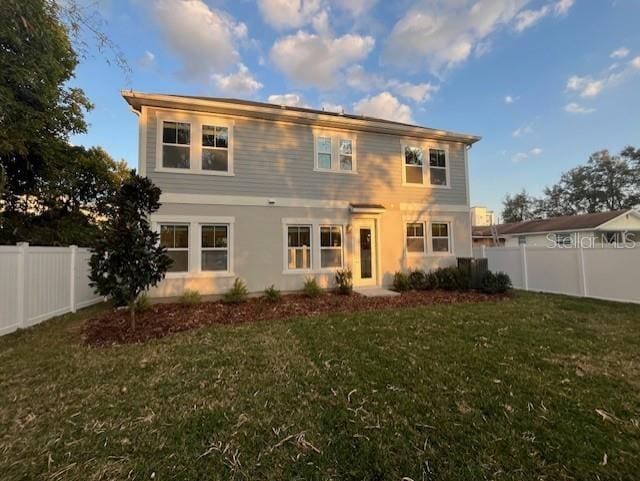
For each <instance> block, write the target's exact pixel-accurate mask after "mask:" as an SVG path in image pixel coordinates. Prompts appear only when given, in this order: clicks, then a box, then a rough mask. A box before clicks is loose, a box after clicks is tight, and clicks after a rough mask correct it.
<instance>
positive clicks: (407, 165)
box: [402, 145, 449, 187]
mask: <svg viewBox="0 0 640 481" xmlns="http://www.w3.org/2000/svg"><path fill="white" fill-rule="evenodd" d="M425 152H427V153H428V155H429V163H428V164H426V163H425V159H424V156H425ZM402 156H403V166H402V168H403V171H402V176H403V179H402V180H403V184H405V185H418V186H419V185H431V186H434V187H447V186H448V185H449V173H448V165H447V151H446V150H445V149H437V148H430V149H428V150H425V149H423V148H422V147H418V146H411V145H405V146H403V149H402Z"/></svg>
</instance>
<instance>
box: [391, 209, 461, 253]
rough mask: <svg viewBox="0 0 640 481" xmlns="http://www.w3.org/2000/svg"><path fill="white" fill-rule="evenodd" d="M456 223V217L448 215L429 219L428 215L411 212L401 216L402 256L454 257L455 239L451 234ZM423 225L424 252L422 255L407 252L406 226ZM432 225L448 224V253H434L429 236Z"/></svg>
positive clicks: (430, 236)
mask: <svg viewBox="0 0 640 481" xmlns="http://www.w3.org/2000/svg"><path fill="white" fill-rule="evenodd" d="M456 222H458V220H457V219H456V217H454V216H449V215H437V216H435V217H430V216H429V214H426V213H421V212H413V214H411V213H409V214H405V215H403V216H402V229H403V231H402V232H403V233H402V237H403V239H404V248H403V249H404V250H403V252H404V255H405V258H420V257H422V258H429V257H455V256H456V251H455V239H454V233H453V226H454V225H455V223H456ZM420 223H422V224H424V226H425V229H426V230H425V235H424V239H425V244H426V246H425V250H424V253H423V254H421V253H420V252H409V251H408V250H407V224H420ZM432 224H448V225H449V252H435V251H434V250H433V241H432V235H431V226H432Z"/></svg>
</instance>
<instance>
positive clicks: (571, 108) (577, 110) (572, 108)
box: [564, 102, 596, 115]
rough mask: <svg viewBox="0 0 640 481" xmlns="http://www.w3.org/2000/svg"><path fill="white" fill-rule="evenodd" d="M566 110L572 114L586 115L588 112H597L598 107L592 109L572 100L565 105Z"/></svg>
mask: <svg viewBox="0 0 640 481" xmlns="http://www.w3.org/2000/svg"><path fill="white" fill-rule="evenodd" d="M564 111H565V112H568V113H570V114H577V115H586V114H590V113H592V112H595V111H596V109H592V108H589V107H583V106H582V105H580V104H578V103H577V102H570V103H568V104H567V105H565V106H564Z"/></svg>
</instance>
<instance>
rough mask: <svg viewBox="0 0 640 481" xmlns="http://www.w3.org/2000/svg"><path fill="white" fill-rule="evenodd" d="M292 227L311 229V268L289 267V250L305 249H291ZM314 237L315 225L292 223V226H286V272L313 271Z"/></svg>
mask: <svg viewBox="0 0 640 481" xmlns="http://www.w3.org/2000/svg"><path fill="white" fill-rule="evenodd" d="M290 227H297V228H300V227H305V228H308V229H309V242H310V243H311V245H310V246H309V249H308V251H309V267H302V268H295V267H294V268H292V267H289V250H290V249H296V250H297V249H303V247H289V228H290ZM314 240H315V239H314V235H313V224H310V223H304V222H302V223H292V224H284V249H285V251H284V268H285V271H286V272H294V273H308V272H312V271H313V264H314V257H315V256H314V252H313V250H314V245H315V242H314Z"/></svg>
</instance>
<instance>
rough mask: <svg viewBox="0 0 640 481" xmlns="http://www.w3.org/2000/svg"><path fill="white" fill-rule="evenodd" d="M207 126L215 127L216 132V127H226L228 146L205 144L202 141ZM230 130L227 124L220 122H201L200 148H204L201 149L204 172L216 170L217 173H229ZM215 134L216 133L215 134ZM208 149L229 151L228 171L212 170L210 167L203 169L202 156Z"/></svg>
mask: <svg viewBox="0 0 640 481" xmlns="http://www.w3.org/2000/svg"><path fill="white" fill-rule="evenodd" d="M205 126H207V127H213V128H214V132H215V129H216V128H225V129H227V146H226V147H216V146H214V147H212V146H209V145H204V144H203V141H202V134H203V131H204V127H205ZM230 132H231V130H230V129H229V127H227V126H226V125H218V124H215V125H214V124H209V123H206V122H203V123H202V124H200V148H201V149H202V150H201V151H200V168H201V169H202V170H203V171H204V172H215V173H218V174H228V173H229V151H230V147H231V142H230V140H229V137H230ZM214 136H215V134H214ZM207 150H213V151H215V150H220V151H223V152H226V153H227V170H226V171H224V170H210V169H203V168H202V161H203V159H202V156H203V155H204V153H205V151H207Z"/></svg>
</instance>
